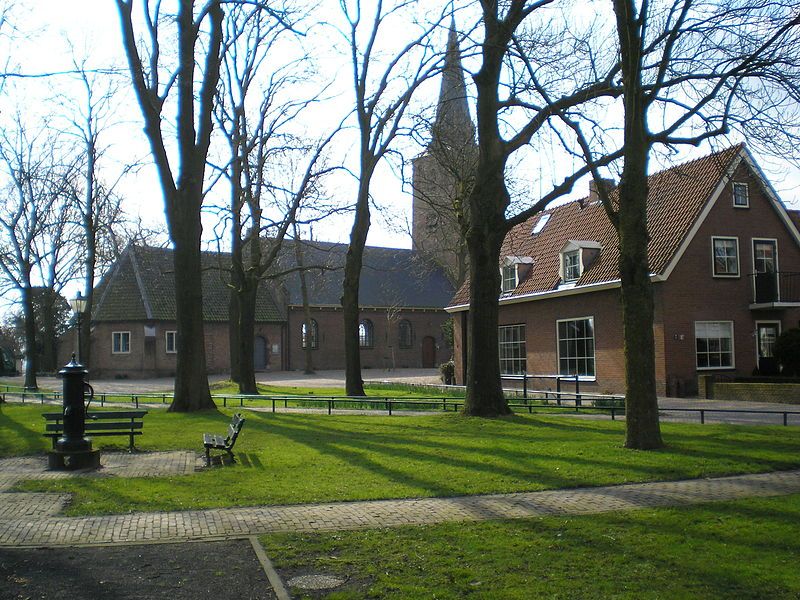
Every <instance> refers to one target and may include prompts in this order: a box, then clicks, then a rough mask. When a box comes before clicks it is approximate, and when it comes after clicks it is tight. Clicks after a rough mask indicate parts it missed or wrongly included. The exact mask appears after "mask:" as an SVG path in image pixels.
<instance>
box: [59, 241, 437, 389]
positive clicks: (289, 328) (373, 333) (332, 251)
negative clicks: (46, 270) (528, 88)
mask: <svg viewBox="0 0 800 600" xmlns="http://www.w3.org/2000/svg"><path fill="white" fill-rule="evenodd" d="M293 244H294V242H291V241H290V242H287V243H286V248H285V249H284V252H283V262H282V264H281V268H282V269H287V270H290V269H292V268H293V267H294V266H295V265H296V263H295V260H296V259H295V256H296V254H295V252H294V247H293ZM301 244H302V246H303V252H302V254H303V256H304V259H303V260H304V263H303V264H305V265H307V266H312V265H317V266H318V267H324V268H317V269H311V270H310V271H309V272H308V273H307V275H306V277H307V280H308V285H309V293H310V297H309V305H310V309H311V314H312V318H313V329H312V333H311V336H310V337H309V341H310V343H311V344H312V348H313V350H314V367H315V368H318V369H341V368H344V344H343V338H342V330H343V324H342V314H341V308H340V306H339V298H340V296H341V289H342V277H343V273H342V268H343V265H344V257H345V254H346V251H347V246H346V245H344V244H329V243H319V242H301ZM202 259H203V315H204V320H205V336H206V339H205V344H206V361H207V366H208V371H209V372H210V373H225V372H227V371H229V370H230V345H229V337H228V336H229V333H228V319H229V313H228V308H229V303H230V290H229V289H228V286H227V283H226V282H227V281H228V274H227V271H226V265H227V263H228V262H229V261H230V256H229V255H228V254H225V253H213V252H206V253H203V257H202ZM361 287H362V290H361V304H362V307H363V308H362V313H363V319H362V322H361V330H360V332H361V339H362V364H363V366H364V368H371V367H374V368H394V367H398V368H401V367H423V366H424V367H434V366H436V365H438V364H440V363H441V362H444V361H446V360H448V359H449V358H450V355H451V349H450V348H449V346H448V344H447V343H446V342H445V339H444V335H443V332H442V328H441V326H442V323H443V322H444V321H445V320H447V318H448V316H447V314H446V313H445V312H444V310H443V307H444V305H445V304H446V303H447V301H448V300H449V298H450V297H451V296H452V293H453V289H452V287H451V286H449V284H448V283H447V281H446V279H445V278H444V275H443V274H442V272H441V270H439V269H436V268H429V267H427V266H426V265H425V264H423V263H421V262H420V261H419V258H418V256H417V254H416V253H414V252H412V251H410V250H402V249H394V248H376V247H367V248H366V249H365V253H364V269H363V272H362V279H361ZM91 319H92V334H91V345H92V352H91V365H90V368H91V371H92V375H93V376H94V377H100V378H102V377H160V376H171V375H173V374H174V370H175V359H176V356H177V355H176V353H175V351H176V345H175V335H176V326H175V297H174V277H173V265H172V251H171V250H169V249H164V248H152V247H146V246H129V247H128V248H127V249H126V250H125V252H124V253H123V255H122V256H121V257H120V259H119V260H118V261H117V262H116V263H115V264H114V266H113V267H112V269H111V270H110V271H109V272H108V274H107V275H106V276H105V277H104V278H103V279H102V281H101V282H100V284H99V285H98V286H97V288H96V290H95V306H94V310H93V312H92V317H91ZM255 336H256V338H255V342H256V343H255V351H254V356H253V362H254V364H255V367H256V370H257V371H266V370H290V369H298V368H303V366H304V357H303V340H304V335H303V310H302V299H301V294H300V275H299V274H298V272H296V271H295V272H291V273H289V274H287V275H285V276H284V277H282V278H279V279H276V280H274V281H265V282H263V283H262V285H261V288H260V289H259V294H258V302H257V307H256V326H255ZM67 340H68V343H66V344H62V353H65V355H64V356H62V360H63V361H65V360H66V359H67V356H66V353H67V352H68V351H71V349H72V347H73V346H74V344H72V343H71V342H72V332H70V334H69V335H68V337H67Z"/></svg>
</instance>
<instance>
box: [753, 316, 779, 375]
mask: <svg viewBox="0 0 800 600" xmlns="http://www.w3.org/2000/svg"><path fill="white" fill-rule="evenodd" d="M780 328H781V326H780V323H757V324H756V329H757V343H758V372H759V374H761V375H777V374H778V361H777V359H776V358H775V340H777V339H778V334H780Z"/></svg>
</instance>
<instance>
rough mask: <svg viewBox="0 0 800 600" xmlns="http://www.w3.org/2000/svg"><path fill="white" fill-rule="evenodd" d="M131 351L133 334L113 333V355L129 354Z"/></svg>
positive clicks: (127, 332)
mask: <svg viewBox="0 0 800 600" xmlns="http://www.w3.org/2000/svg"><path fill="white" fill-rule="evenodd" d="M130 351H131V332H130V331H113V332H111V353H112V354H128V353H129V352H130Z"/></svg>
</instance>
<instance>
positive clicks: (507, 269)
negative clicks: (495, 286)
mask: <svg viewBox="0 0 800 600" xmlns="http://www.w3.org/2000/svg"><path fill="white" fill-rule="evenodd" d="M500 271H501V273H502V276H503V282H502V291H503V293H506V292H513V291H514V290H515V289H516V287H517V265H504V266H503V268H502V269H500Z"/></svg>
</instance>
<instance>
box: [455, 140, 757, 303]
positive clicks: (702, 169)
mask: <svg viewBox="0 0 800 600" xmlns="http://www.w3.org/2000/svg"><path fill="white" fill-rule="evenodd" d="M742 149H743V145H741V144H739V145H736V146H733V147H731V148H728V149H726V150H722V151H720V152H716V153H714V154H711V155H709V156H706V157H703V158H699V159H696V160H693V161H690V162H687V163H684V164H682V165H678V166H676V167H672V168H670V169H666V170H664V171H660V172H658V173H654V174H653V175H651V176H650V177H649V178H648V185H649V194H648V197H647V222H648V229H649V232H650V244H649V248H648V253H649V257H650V272H651V273H657V274H662V273H663V272H664V270H665V269H666V268H667V266H668V265H669V263H670V261H671V260H672V258H673V256H675V253H676V252H677V250H678V248H679V247H680V245H681V243H682V242H683V240H684V239H685V237H686V236H687V235H688V233H689V231H690V229H691V228H692V225H693V224H694V223H695V221H696V220H697V218H698V217H699V216H700V213H701V212H702V210H703V207H704V206H705V204H706V202H707V201H708V200H709V198H710V197H711V195H712V193H713V192H714V190H715V188H716V187H717V184H718V183H719V181H720V179H721V177H722V176H723V174H724V173H725V171H726V169H727V168H728V167H729V166H730V164H731V162H732V161H733V160H734V159H735V158H736V156H737V155H738V154H739V152H740V151H741V150H742ZM617 193H618V192H617V189H616V188H615V189H614V190H612V191H611V200H612V202H613V201H614V200H615V199H616V197H617ZM544 214H548V215H550V217H549V221H548V222H547V225H545V227H544V228H543V229H542V231H541V232H540V233H538V234H537V235H531V231H532V230H533V227H534V226H535V224H536V223H537V222H538V220H539V219H540V218H542V216H543V215H544ZM569 240H591V241H595V242H599V243H600V244H601V246H602V250H601V251H600V254H599V255H598V256H597V258H596V259H595V260H594V261H593V262H592V263H591V265H589V267H588V268H587V269H586V270H585V271H584V272H583V274H582V275H581V277H580V279H579V280H578V281H577V282H576V287H580V286H584V285H591V284H597V283H602V282H608V281H615V280H618V279H619V268H618V262H619V249H618V247H617V235H616V231H615V230H614V227H613V226H612V225H611V222H610V221H609V219H608V216H607V215H606V213H605V210H604V208H603V206H602V204H601V203H600V202H599V201H594V202H589V201H588V199H586V198H585V199H583V200H580V201H575V202H569V203H567V204H562V205H560V206H557V207H555V208H552V209H550V210H547V211H544V212H542V213H539V214H537V215H535V216H533V217H532V218H531V219H529V220H527V221H526V222H524V223H522V224H521V225H518V226H516V227H514V229H512V230H511V231H510V232H509V233H508V235H507V236H506V239H505V241H504V242H503V247H502V250H501V254H500V256H501V257H505V256H529V257H532V258H533V259H534V263H533V266H532V268H531V269H530V271H529V272H528V274H527V276H525V277H524V278H523V280H522V281H520V283H519V285H518V286H517V288H516V290H514V292H513V293H511V294H507V295H504V297H514V296H521V295H525V294H531V293H536V292H546V291H549V290H553V289H555V288H556V287H557V286H558V284H559V283H560V277H559V268H560V263H559V253H560V251H561V249H562V248H563V247H564V244H566V243H567V242H568V241H569ZM468 303H469V282H468V281H467V282H465V283H464V285H463V286H462V287H461V289H459V291H458V292H457V293H456V295H455V297H454V298H453V300H452V301H451V306H460V305H464V304H468Z"/></svg>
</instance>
